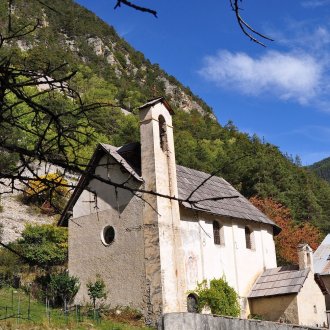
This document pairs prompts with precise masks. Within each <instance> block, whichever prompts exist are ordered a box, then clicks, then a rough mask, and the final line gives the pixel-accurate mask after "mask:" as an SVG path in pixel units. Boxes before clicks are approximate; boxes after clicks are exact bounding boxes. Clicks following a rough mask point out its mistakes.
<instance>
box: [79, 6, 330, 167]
mask: <svg viewBox="0 0 330 330" xmlns="http://www.w3.org/2000/svg"><path fill="white" fill-rule="evenodd" d="M77 2H78V3H80V4H82V5H83V6H85V7H86V8H88V9H90V10H91V11H93V12H94V13H96V14H97V15H98V16H99V17H101V18H102V19H103V20H104V21H106V22H107V23H109V24H110V25H112V26H113V27H114V28H115V29H116V31H117V32H118V33H119V35H120V36H122V37H123V38H125V39H126V40H127V41H128V42H129V43H130V44H131V45H132V46H133V47H134V48H135V49H137V50H139V51H141V52H142V53H144V54H145V56H146V57H147V58H148V59H149V60H150V61H151V62H152V63H158V64H159V65H160V67H161V68H163V69H164V70H165V71H166V72H167V73H169V74H171V75H173V76H175V77H176V78H177V79H178V80H179V81H181V82H182V83H183V84H184V85H186V86H189V87H190V88H191V90H192V91H193V92H194V93H195V94H197V95H198V96H200V97H201V98H202V99H204V100H205V101H206V103H208V104H209V105H210V106H211V107H212V108H213V110H214V113H215V115H216V116H217V118H218V120H219V122H220V123H221V124H226V123H227V121H228V120H233V122H234V124H235V125H236V126H237V127H238V128H239V130H241V131H244V132H247V133H249V134H254V133H256V134H257V135H258V136H259V137H260V138H263V139H264V140H265V141H267V142H270V143H272V144H274V145H276V146H278V147H279V148H280V150H281V151H282V152H284V153H288V154H290V155H292V156H295V155H299V156H300V157H301V160H302V163H303V165H308V164H311V163H313V162H316V161H319V160H321V159H323V158H326V157H330V19H329V18H330V0H291V1H279V0H267V1H265V0H254V1H248V0H243V2H242V5H241V6H242V8H243V9H244V10H243V11H242V16H243V17H244V18H245V19H246V21H248V22H249V23H250V24H251V25H252V26H253V27H254V28H256V29H257V30H258V31H259V32H262V33H264V34H267V35H269V36H271V37H272V38H274V39H275V41H274V42H267V43H266V44H267V48H264V47H261V46H258V45H256V44H255V43H253V42H251V41H249V39H248V38H246V37H245V36H244V35H243V34H242V32H241V31H240V29H239V27H238V25H237V23H236V21H235V17H234V14H233V12H232V11H231V9H230V6H229V0H221V1H211V0H203V1H202V0H190V1H187V0H176V1H174V0H167V1H165V0H157V1H155V0H153V1H151V0H145V1H144V0H139V1H138V2H136V3H138V4H140V5H145V6H149V7H150V8H153V9H156V10H157V11H158V18H157V19H156V18H154V17H153V16H151V15H148V14H143V13H139V12H136V11H134V10H132V9H130V8H126V7H121V8H118V9H117V10H113V7H114V4H115V1H111V0H96V1H92V0H78V1H77Z"/></svg>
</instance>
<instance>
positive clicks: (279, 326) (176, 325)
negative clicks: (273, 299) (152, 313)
mask: <svg viewBox="0 0 330 330" xmlns="http://www.w3.org/2000/svg"><path fill="white" fill-rule="evenodd" d="M173 329H175V330H200V329H203V330H242V329H243V330H312V329H320V328H314V327H304V326H299V325H293V324H284V323H276V322H268V321H258V320H246V319H238V318H232V317H219V316H213V315H205V314H196V313H170V314H164V315H163V316H162V318H161V320H160V322H159V325H158V330H173Z"/></svg>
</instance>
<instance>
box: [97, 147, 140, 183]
mask: <svg viewBox="0 0 330 330" xmlns="http://www.w3.org/2000/svg"><path fill="white" fill-rule="evenodd" d="M100 145H101V147H102V148H103V149H104V150H105V151H106V152H108V153H109V154H110V155H111V156H112V157H113V158H114V159H115V160H116V161H117V162H118V163H119V164H121V165H122V166H123V167H124V168H125V169H126V170H127V172H128V173H130V174H132V175H133V176H134V177H135V179H137V180H138V181H143V179H142V177H141V175H140V173H141V165H140V166H139V165H138V163H139V162H140V164H141V158H140V159H137V160H136V159H134V158H138V157H132V156H131V154H132V153H133V154H134V153H136V149H138V151H139V150H140V144H139V143H129V144H126V145H124V146H122V147H119V148H117V147H114V146H112V145H110V144H105V143H100ZM134 165H135V166H134Z"/></svg>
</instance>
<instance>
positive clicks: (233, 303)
mask: <svg viewBox="0 0 330 330" xmlns="http://www.w3.org/2000/svg"><path fill="white" fill-rule="evenodd" d="M194 293H195V294H197V296H198V299H197V303H198V311H199V312H201V311H202V309H203V308H204V307H209V308H210V309H211V312H212V314H218V315H228V316H239V313H240V306H239V303H238V295H237V293H236V291H235V290H234V289H233V288H232V287H231V286H230V285H229V284H228V283H227V281H226V280H225V279H224V278H220V279H213V280H211V281H210V287H208V286H207V281H206V280H204V281H202V282H201V283H198V284H197V289H196V290H195V292H194Z"/></svg>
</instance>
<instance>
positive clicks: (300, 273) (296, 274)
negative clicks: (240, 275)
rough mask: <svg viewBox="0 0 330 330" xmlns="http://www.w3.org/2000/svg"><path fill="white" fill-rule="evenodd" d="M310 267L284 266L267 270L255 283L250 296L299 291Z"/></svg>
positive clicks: (275, 294)
mask: <svg viewBox="0 0 330 330" xmlns="http://www.w3.org/2000/svg"><path fill="white" fill-rule="evenodd" d="M308 273H309V269H308V268H307V269H303V270H299V268H298V266H283V267H277V268H272V269H267V270H265V271H264V272H263V273H262V274H261V276H260V277H259V278H258V280H257V282H256V283H255V284H254V286H253V288H252V290H251V293H250V295H249V298H260V297H269V296H277V295H285V294H294V293H298V292H299V291H300V289H301V288H302V286H303V285H304V282H305V280H306V278H307V276H308Z"/></svg>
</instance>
